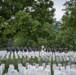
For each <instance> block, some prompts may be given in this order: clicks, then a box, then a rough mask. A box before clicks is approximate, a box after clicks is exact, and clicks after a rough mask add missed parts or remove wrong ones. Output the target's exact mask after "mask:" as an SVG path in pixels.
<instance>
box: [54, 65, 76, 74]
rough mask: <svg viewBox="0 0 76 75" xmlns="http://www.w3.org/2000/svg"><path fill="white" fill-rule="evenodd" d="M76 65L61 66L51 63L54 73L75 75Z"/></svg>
mask: <svg viewBox="0 0 76 75" xmlns="http://www.w3.org/2000/svg"><path fill="white" fill-rule="evenodd" d="M75 66H76V65H74V64H72V65H71V66H70V65H66V66H62V65H61V64H58V66H57V65H56V64H53V71H54V75H76V67H75Z"/></svg>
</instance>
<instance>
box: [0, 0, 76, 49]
mask: <svg viewBox="0 0 76 75" xmlns="http://www.w3.org/2000/svg"><path fill="white" fill-rule="evenodd" d="M53 5H54V3H53V1H52V0H0V47H7V46H33V47H36V46H41V45H45V46H50V47H68V48H70V49H72V48H73V46H75V45H76V39H75V38H76V31H75V28H76V21H75V20H76V17H75V16H76V1H75V0H70V1H67V2H66V3H65V4H64V6H65V14H64V15H63V17H62V19H61V21H58V22H57V21H56V20H55V18H54V12H55V9H54V8H53Z"/></svg>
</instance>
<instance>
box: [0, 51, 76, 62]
mask: <svg viewBox="0 0 76 75" xmlns="http://www.w3.org/2000/svg"><path fill="white" fill-rule="evenodd" d="M5 55H6V59H9V57H10V56H11V57H10V58H11V59H13V57H14V55H15V59H18V58H19V57H20V58H22V57H24V58H26V57H28V60H29V59H30V58H31V57H32V58H35V57H37V58H38V59H39V60H40V58H42V60H48V61H51V60H52V59H53V61H61V62H63V61H64V62H66V61H73V62H76V52H68V53H65V52H62V53H59V52H55V53H52V52H45V51H41V52H38V51H35V52H33V51H32V52H28V51H27V52H21V51H19V52H18V53H16V52H14V53H13V52H12V53H10V52H8V53H7V52H6V51H0V59H3V58H4V57H5Z"/></svg>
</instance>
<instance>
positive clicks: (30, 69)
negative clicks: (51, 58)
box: [4, 63, 51, 75]
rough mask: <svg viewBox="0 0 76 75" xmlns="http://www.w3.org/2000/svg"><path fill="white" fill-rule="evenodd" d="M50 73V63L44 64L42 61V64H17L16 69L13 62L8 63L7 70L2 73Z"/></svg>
mask: <svg viewBox="0 0 76 75" xmlns="http://www.w3.org/2000/svg"><path fill="white" fill-rule="evenodd" d="M43 74H44V75H51V67H50V65H46V67H45V63H43V65H42V66H39V64H35V65H30V64H29V63H27V67H24V66H22V64H18V71H17V70H16V69H15V68H14V65H13V64H10V65H9V68H8V72H7V73H5V74H4V75H43Z"/></svg>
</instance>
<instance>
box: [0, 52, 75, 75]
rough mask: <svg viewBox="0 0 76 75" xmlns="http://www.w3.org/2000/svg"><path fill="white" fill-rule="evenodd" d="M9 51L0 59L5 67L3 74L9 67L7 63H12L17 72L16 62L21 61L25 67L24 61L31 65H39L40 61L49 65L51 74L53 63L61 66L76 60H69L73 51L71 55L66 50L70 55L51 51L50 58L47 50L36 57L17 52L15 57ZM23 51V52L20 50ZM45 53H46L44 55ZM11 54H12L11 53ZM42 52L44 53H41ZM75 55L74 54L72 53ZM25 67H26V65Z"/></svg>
mask: <svg viewBox="0 0 76 75" xmlns="http://www.w3.org/2000/svg"><path fill="white" fill-rule="evenodd" d="M9 53H10V52H8V53H7V54H6V55H5V56H4V58H3V59H2V60H1V61H0V65H1V64H2V63H4V64H5V69H4V71H3V75H4V74H6V73H7V72H8V68H9V65H10V64H13V65H14V68H15V69H16V70H17V71H18V72H19V70H18V64H19V63H21V64H22V66H24V67H26V63H29V64H31V65H35V64H39V65H40V66H41V65H42V63H45V64H46V65H48V64H49V65H50V72H51V74H50V75H54V69H53V68H54V67H53V65H54V64H56V65H57V66H58V64H61V65H62V66H67V65H71V64H76V61H75V59H74V60H72V59H73V58H71V61H69V58H70V57H73V52H72V55H71V53H70V52H68V54H69V53H70V55H68V56H65V55H66V54H67V53H63V54H65V55H64V56H63V55H62V54H61V53H59V55H56V53H52V52H51V54H52V56H51V58H50V56H49V55H48V54H49V53H50V52H49V53H48V52H42V53H41V54H40V56H39V58H38V57H36V56H34V57H33V56H32V55H30V57H29V56H28V55H26V56H20V55H19V54H18V53H16V54H17V57H16V55H15V53H13V52H12V53H10V54H9ZM22 53H23V52H22ZM25 53H27V52H25ZM29 53H32V52H29ZM45 53H46V54H47V55H48V56H47V55H45ZM12 54H13V55H12ZM43 54H44V55H43ZM7 55H8V57H7ZM74 55H75V54H74ZM44 56H46V57H47V58H48V59H47V58H46V57H45V59H44ZM5 58H7V59H6V61H5ZM26 68H27V67H26Z"/></svg>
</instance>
